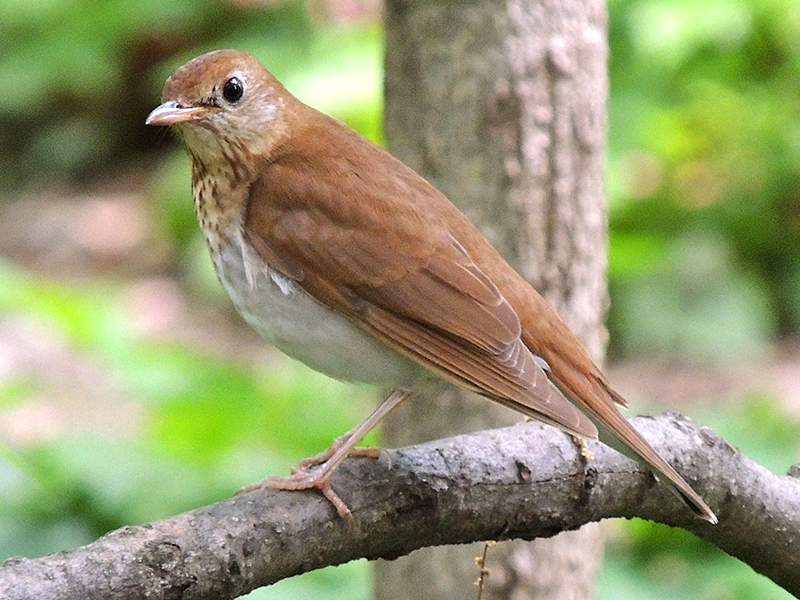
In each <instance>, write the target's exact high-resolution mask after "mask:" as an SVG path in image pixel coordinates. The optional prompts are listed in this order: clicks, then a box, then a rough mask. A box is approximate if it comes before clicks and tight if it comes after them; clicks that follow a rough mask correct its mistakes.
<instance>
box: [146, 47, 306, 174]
mask: <svg viewBox="0 0 800 600" xmlns="http://www.w3.org/2000/svg"><path fill="white" fill-rule="evenodd" d="M161 100H162V104H161V105H160V106H159V107H157V108H156V109H155V110H153V112H151V113H150V115H149V116H148V117H147V120H146V121H145V122H146V124H147V125H176V126H177V128H178V130H179V131H180V132H181V134H182V136H183V138H184V142H185V144H186V146H187V148H188V149H189V151H190V153H192V154H193V155H196V156H198V157H199V158H201V159H203V160H204V162H206V161H207V160H209V159H210V160H213V158H214V157H215V155H219V154H225V153H226V152H229V151H230V150H231V148H233V149H236V150H237V151H246V152H249V153H251V154H262V153H267V152H269V150H270V149H271V148H272V147H273V146H274V144H275V142H276V141H277V140H278V139H280V137H281V136H282V135H283V134H284V132H285V130H286V114H287V108H288V105H289V104H292V103H294V102H296V100H295V99H294V98H293V97H292V96H291V95H290V94H289V93H288V92H287V91H286V89H285V88H284V87H283V85H281V84H280V82H278V80H277V79H275V77H273V76H272V74H270V73H269V71H267V70H266V69H265V68H264V67H263V66H261V64H260V63H259V62H258V60H257V59H256V58H255V57H253V56H251V55H250V54H247V53H246V52H241V51H239V50H215V51H213V52H208V53H206V54H203V55H201V56H198V57H197V58H194V59H192V60H190V61H189V62H187V63H186V64H184V65H183V66H181V67H178V69H176V70H175V72H174V73H172V75H170V77H169V79H167V82H166V83H165V84H164V90H163V91H162V93H161Z"/></svg>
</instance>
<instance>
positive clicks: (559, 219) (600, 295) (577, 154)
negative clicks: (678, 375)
mask: <svg viewBox="0 0 800 600" xmlns="http://www.w3.org/2000/svg"><path fill="white" fill-rule="evenodd" d="M606 59H607V37H606V9H605V3H604V2H603V1H602V0H507V1H506V2H497V1H490V0H474V1H464V2H444V1H434V0H388V1H387V3H386V136H387V140H388V143H389V147H390V150H391V151H392V153H393V154H395V155H396V156H398V157H399V158H400V159H401V160H403V161H404V162H406V163H407V164H408V165H409V166H411V167H412V168H414V169H415V170H416V171H417V172H419V173H420V174H421V175H423V176H424V177H426V178H427V179H428V180H429V181H431V182H432V183H433V184H434V185H436V186H437V187H438V188H439V189H440V190H442V192H444V193H445V194H446V195H447V196H448V197H449V198H450V199H451V200H452V201H454V202H455V203H456V204H457V205H458V206H459V207H460V208H461V210H462V211H464V212H465V213H466V214H467V215H468V216H469V217H470V218H471V219H472V221H473V222H475V223H476V224H477V225H478V226H479V227H480V228H481V229H482V230H483V232H484V233H485V234H486V235H487V236H488V237H489V239H490V240H491V241H492V243H493V244H494V245H495V246H496V247H497V249H498V250H500V252H501V253H502V254H503V255H504V256H505V257H506V259H507V260H508V261H509V262H510V263H511V264H512V265H513V266H514V267H515V268H516V269H517V270H518V271H519V272H520V273H522V274H523V275H524V276H525V278H526V279H527V280H528V281H530V282H531V283H532V284H533V285H534V287H536V289H538V290H539V292H540V293H541V294H542V295H544V297H545V298H547V300H548V301H549V302H550V303H551V304H552V305H553V306H554V307H555V308H556V309H557V310H558V312H559V314H560V315H561V316H562V318H564V319H565V321H566V322H567V323H568V324H569V326H570V327H571V328H572V329H573V330H574V331H575V332H576V333H577V334H578V335H579V336H580V337H581V339H582V340H583V341H584V343H585V344H586V345H587V347H588V348H589V350H590V351H591V353H592V355H593V356H594V358H595V359H596V360H598V361H599V360H600V359H601V358H602V354H603V351H604V346H605V339H606V333H605V329H604V327H603V321H604V317H605V308H606V299H607V296H606V283H605V267H606V215H605V199H604V189H603V174H604V167H605V139H606V97H607V66H606ZM517 420H519V416H518V415H516V414H515V413H513V412H511V411H509V410H507V409H504V408H502V407H498V406H494V405H493V404H491V403H489V402H487V401H486V400H482V399H476V398H475V397H469V396H468V395H467V394H462V393H459V392H456V391H454V390H448V391H447V392H445V393H444V394H443V395H442V396H441V397H438V398H436V399H431V398H417V399H414V400H412V401H409V402H407V403H406V404H404V405H401V406H400V407H399V408H398V409H397V411H396V412H395V414H393V415H391V416H390V417H389V418H388V419H387V420H386V421H385V429H384V443H385V445H387V446H393V447H394V446H399V445H406V444H409V443H413V442H416V441H420V440H424V439H432V438H439V437H443V436H447V435H452V434H455V433H462V432H465V431H472V430H477V429H483V428H487V427H496V426H500V425H504V424H509V423H512V422H515V421H517ZM482 550H483V548H482V545H480V544H477V545H472V546H459V547H455V546H451V547H446V548H436V549H425V550H420V551H417V552H415V553H413V554H412V555H410V556H408V557H405V558H401V559H399V560H396V561H392V562H385V561H381V562H379V563H378V564H377V565H376V597H377V598H378V599H379V600H401V599H405V598H409V599H411V598H413V599H414V600H427V599H431V600H432V599H437V600H441V599H451V598H459V599H462V598H471V597H475V595H476V594H477V589H476V587H475V586H474V582H475V580H476V579H477V578H478V575H479V567H478V566H477V565H476V563H475V558H476V557H478V556H479V555H480V554H481V553H482ZM601 558H602V538H601V535H600V532H599V529H598V527H597V526H596V525H595V526H591V527H590V526H587V527H584V528H583V529H581V530H579V531H577V532H569V533H566V534H561V535H559V536H557V537H556V538H553V539H551V540H537V541H536V542H533V543H517V542H510V543H506V544H503V545H498V546H496V547H493V548H491V549H490V550H489V554H488V557H487V564H486V567H487V568H488V569H489V570H490V574H489V576H488V578H487V581H486V589H485V590H484V592H483V599H484V600H490V599H492V600H493V599H498V598H510V599H518V598H520V599H521V598H537V599H548V600H552V599H560V598H570V599H583V598H591V597H592V596H593V588H594V579H595V575H596V572H597V570H598V568H599V565H600V561H601Z"/></svg>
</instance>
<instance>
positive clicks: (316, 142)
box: [146, 49, 717, 523]
mask: <svg viewBox="0 0 800 600" xmlns="http://www.w3.org/2000/svg"><path fill="white" fill-rule="evenodd" d="M161 100H162V103H161V104H160V105H159V106H158V107H157V108H155V109H154V110H153V111H152V112H151V113H150V114H149V116H148V117H147V119H146V124H148V125H156V126H172V127H174V128H175V129H177V131H178V134H179V136H180V137H181V138H182V141H183V145H184V147H185V149H186V151H187V152H188V154H189V157H190V159H191V165H192V195H193V199H194V208H195V212H196V215H197V218H198V221H199V224H200V228H201V229H202V232H203V235H204V237H205V240H206V242H207V246H208V249H209V251H210V254H211V258H212V261H213V264H214V268H215V270H216V273H217V276H218V278H219V280H220V282H221V284H222V286H223V287H224V288H225V290H226V291H227V293H228V295H229V296H230V298H231V300H232V302H233V304H234V305H235V307H236V309H237V310H238V312H239V313H240V314H241V315H242V317H243V318H244V320H245V321H246V322H247V323H249V324H250V325H251V326H252V327H253V328H254V329H255V330H256V331H257V332H258V333H259V334H260V335H261V336H262V337H263V338H265V339H266V340H267V341H269V342H270V343H272V344H273V345H274V346H275V347H277V348H278V349H279V350H281V351H282V352H284V353H285V354H287V355H289V356H291V357H293V358H295V359H298V360H299V361H301V362H303V363H305V364H306V365H308V366H310V367H311V368H313V369H315V370H317V371H320V372H322V373H325V374H327V375H329V376H331V377H334V378H337V379H340V380H345V381H359V382H365V383H370V384H374V385H378V386H382V387H384V388H387V389H392V390H393V391H392V392H391V394H389V396H388V397H387V398H386V400H385V401H384V402H383V403H382V404H381V405H380V406H379V407H378V408H377V409H376V410H375V411H374V412H373V413H372V414H371V415H370V416H369V417H367V419H366V420H364V422H362V423H361V424H359V425H358V426H356V427H355V428H354V429H352V430H351V431H349V432H347V433H346V434H344V435H343V436H341V437H339V438H337V439H335V440H334V441H333V443H332V444H331V446H330V447H329V448H328V449H327V450H326V451H324V452H322V453H320V454H319V455H317V456H315V457H312V458H309V459H306V460H304V461H302V462H301V463H300V465H298V467H296V468H295V469H293V472H292V474H291V475H289V476H286V477H267V478H266V479H264V480H263V481H261V482H258V483H255V484H252V485H250V486H247V487H245V488H243V490H240V492H248V491H252V490H257V489H281V490H300V489H317V490H319V491H320V492H322V494H324V496H325V497H326V498H328V500H329V501H330V502H331V503H332V504H333V506H334V507H335V508H336V510H337V512H338V513H339V515H341V516H342V517H346V518H351V513H350V510H349V508H348V506H347V504H346V503H345V502H344V501H343V500H342V499H341V498H340V497H339V496H338V495H337V494H336V492H335V491H334V490H333V489H332V487H331V484H330V478H331V474H332V473H333V472H334V471H335V469H336V468H337V467H338V466H339V464H340V463H341V462H342V461H343V460H344V459H345V458H346V457H348V456H350V455H353V454H364V455H374V449H370V448H357V447H356V445H357V444H358V442H359V441H360V440H361V439H362V438H363V437H364V436H365V435H366V433H367V432H368V431H369V430H370V429H372V428H373V427H374V426H375V425H376V424H377V423H378V421H380V419H381V418H382V417H383V416H385V415H386V414H387V413H388V412H389V411H390V410H392V409H393V408H394V407H395V406H397V405H398V404H399V403H400V402H402V401H403V400H404V399H405V398H408V397H409V396H411V395H413V394H415V393H418V392H419V391H420V390H421V389H423V388H425V387H426V386H428V385H431V382H437V381H442V380H444V381H445V382H448V383H450V384H454V385H456V386H458V387H460V388H464V389H466V390H470V391H472V392H476V393H477V394H479V395H481V396H483V397H485V398H488V399H489V400H492V401H495V402H498V403H499V404H501V405H504V406H506V407H509V408H511V409H514V410H516V411H518V412H520V413H522V414H523V415H525V416H527V417H530V418H533V419H537V420H539V421H543V422H544V423H548V424H550V425H553V426H555V427H558V428H559V429H561V430H563V431H565V432H567V433H569V434H571V435H573V436H576V437H577V438H578V439H593V438H597V437H598V435H599V436H600V438H601V439H602V440H604V441H607V443H610V445H612V446H613V447H615V448H616V449H620V450H622V451H623V452H625V453H626V454H628V455H629V456H633V457H635V458H637V459H638V460H639V461H641V462H643V463H644V464H646V465H647V466H648V467H649V468H650V469H651V470H652V471H653V472H654V474H656V476H658V477H661V478H662V479H663V480H665V481H666V482H667V483H668V484H669V485H670V486H671V489H672V490H673V491H674V492H676V493H677V495H678V496H679V497H680V498H682V499H683V500H684V501H685V503H686V504H687V505H688V506H689V507H690V508H691V509H692V510H693V511H694V512H695V513H696V514H697V515H699V516H700V517H701V518H703V519H705V520H706V521H708V522H710V523H716V522H717V517H716V516H715V514H714V512H713V511H712V510H711V509H710V508H709V507H708V505H707V504H706V503H705V502H704V500H703V499H702V498H701V497H700V496H699V495H698V494H697V493H696V492H695V491H694V490H693V489H692V488H691V487H690V486H689V484H688V483H687V482H686V481H685V480H684V479H683V478H682V477H681V476H680V475H679V474H678V472H677V471H676V470H675V469H674V468H673V467H672V466H671V465H670V464H669V463H668V462H667V461H666V460H665V459H664V458H663V457H662V456H661V455H660V454H659V453H658V452H657V451H656V450H655V449H654V448H653V447H652V446H651V445H650V444H649V443H648V442H647V441H646V440H645V439H644V437H643V436H642V435H641V434H640V433H639V432H638V431H637V430H636V429H635V428H634V427H633V426H632V425H631V424H630V422H629V421H628V420H627V419H626V418H625V417H624V416H623V415H622V413H621V412H620V410H619V407H621V406H625V405H626V402H625V400H624V399H623V398H622V396H621V395H619V394H618V393H617V392H615V391H614V390H613V388H612V387H611V385H610V384H609V382H608V380H607V378H606V376H605V375H604V374H603V373H602V372H601V371H600V369H599V368H598V367H597V366H596V365H595V364H594V363H593V362H592V360H591V358H590V357H589V355H588V353H587V351H586V350H585V348H584V347H583V345H582V344H581V342H580V341H579V340H578V338H577V336H576V335H575V334H574V333H573V332H572V331H571V330H570V329H569V328H568V327H567V325H566V324H565V323H564V322H563V321H562V320H561V318H560V317H559V316H558V314H557V313H556V312H555V310H553V309H552V308H551V307H550V306H549V305H548V303H547V302H546V301H545V300H544V299H543V298H542V296H540V295H539V294H538V293H537V292H536V291H535V290H534V288H533V287H532V286H531V285H530V284H529V283H528V282H527V281H525V279H523V277H522V276H521V275H519V274H518V273H517V272H516V271H515V270H514V269H513V268H512V267H511V266H510V265H509V264H508V263H507V262H506V261H505V260H504V259H503V257H502V256H501V255H500V254H499V253H498V252H497V250H495V249H494V248H493V247H492V245H491V244H490V243H489V241H488V240H487V239H486V238H485V237H484V236H483V235H482V234H481V233H480V232H479V231H478V229H477V228H476V227H475V226H474V225H473V224H472V223H471V222H470V221H469V220H468V219H467V217H466V216H465V215H464V214H463V213H461V212H460V211H459V210H458V209H457V208H456V207H455V206H454V205H453V204H452V203H451V202H450V200H448V198H446V197H445V196H444V194H442V193H441V192H440V191H439V190H437V189H436V188H435V187H434V186H433V185H432V184H430V183H429V182H428V181H426V180H425V179H424V178H423V177H421V176H420V175H418V174H417V173H416V172H414V171H413V170H412V169H411V168H409V167H407V166H406V165H405V164H403V163H402V162H401V161H400V160H398V159H397V158H395V157H394V156H392V155H391V154H390V153H389V152H388V151H386V150H384V149H383V148H381V147H380V146H378V145H377V144H375V143H373V142H371V141H370V140H368V139H366V138H365V137H363V136H361V135H360V134H358V133H357V132H355V131H354V130H352V129H350V128H349V127H347V126H346V125H344V124H343V123H341V122H339V121H337V120H335V119H334V118H332V117H330V116H328V115H326V114H324V113H322V112H320V111H317V110H316V109H314V108H312V107H310V106H307V105H306V104H304V103H302V102H301V101H300V100H298V99H297V98H295V97H294V96H293V95H292V94H291V93H290V92H289V91H287V90H286V88H285V87H284V86H283V85H282V84H281V83H280V82H279V81H278V80H277V79H276V78H275V77H274V76H273V75H272V74H271V73H270V72H269V71H268V70H267V69H266V68H265V67H264V66H262V65H261V63H260V62H259V61H258V59H257V58H255V57H254V56H252V55H251V54H248V53H245V52H242V51H239V50H233V49H223V50H215V51H212V52H208V53H205V54H202V55H201V56H198V57H196V58H194V59H192V60H190V61H188V62H187V63H185V64H184V65H182V66H180V67H178V68H177V69H176V70H175V71H174V72H173V73H172V75H170V76H169V78H168V79H167V80H166V83H165V84H164V87H163V91H162V96H161Z"/></svg>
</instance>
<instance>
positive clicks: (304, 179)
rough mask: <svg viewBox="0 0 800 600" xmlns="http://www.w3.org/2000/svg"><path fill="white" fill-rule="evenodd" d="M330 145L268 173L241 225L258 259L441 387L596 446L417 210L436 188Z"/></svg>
mask: <svg viewBox="0 0 800 600" xmlns="http://www.w3.org/2000/svg"><path fill="white" fill-rule="evenodd" d="M327 141H328V145H326V146H324V147H318V148H313V146H314V145H313V144H306V145H304V147H305V148H306V152H304V153H300V152H299V151H293V152H285V153H283V154H282V155H279V156H278V157H277V158H276V159H275V160H273V161H272V162H271V163H270V164H269V165H265V166H264V168H263V171H262V176H261V178H260V179H259V180H258V181H257V182H256V183H255V184H254V185H253V187H252V189H251V195H250V201H249V204H248V210H247V216H246V223H245V231H246V233H247V237H248V240H249V241H250V243H251V245H252V246H253V247H254V248H255V249H256V251H257V252H259V254H260V255H261V256H262V257H263V258H264V259H265V260H267V261H268V262H270V263H271V264H272V265H273V266H275V267H276V268H278V269H280V270H282V271H284V274H285V275H287V276H289V277H294V278H295V279H296V280H297V282H298V283H299V285H301V286H302V287H303V288H304V289H305V290H306V291H308V292H309V293H310V294H311V295H313V296H314V297H316V298H317V299H318V300H320V301H321V302H323V303H325V304H327V305H328V306H332V307H334V308H335V309H337V310H339V311H340V312H342V313H344V314H346V315H347V316H349V317H350V318H352V319H353V320H354V321H355V322H357V323H358V324H359V325H360V326H361V327H363V328H364V329H366V330H368V331H370V332H371V333H373V334H374V335H375V336H377V337H378V338H379V339H381V340H383V341H384V342H386V343H387V344H389V345H390V346H392V347H394V348H395V349H397V350H398V351H400V352H402V353H403V354H405V355H407V356H410V357H411V358H413V359H414V360H416V361H417V362H419V363H421V364H423V365H424V366H426V367H427V368H429V369H431V370H433V371H435V372H437V373H438V374H439V375H441V376H442V377H444V378H446V379H449V380H451V381H453V382H455V383H457V384H459V385H461V386H463V387H466V388H468V389H471V390H473V391H476V392H478V393H480V394H482V395H484V396H487V397H489V398H491V399H493V400H496V401H498V402H500V403H502V404H506V405H508V406H511V407H512V408H515V409H517V410H519V411H521V412H523V413H525V414H528V415H530V416H533V417H535V418H538V419H540V420H543V421H546V422H548V423H551V424H553V425H557V426H559V427H561V428H562V429H565V430H567V431H569V432H571V433H575V434H579V435H582V436H587V437H595V436H596V434H597V431H596V428H595V426H594V425H593V424H592V423H591V421H590V420H589V419H588V418H587V417H585V416H584V415H583V413H581V412H580V411H579V410H578V409H577V408H576V407H575V406H574V405H572V404H571V403H570V402H568V401H567V400H566V399H565V398H564V397H563V396H562V394H561V393H560V392H559V391H558V389H557V388H556V387H555V386H554V385H553V384H551V383H550V381H549V380H548V378H547V375H546V374H545V372H544V371H543V369H542V368H541V367H540V366H539V365H538V364H537V363H536V361H535V359H534V356H533V355H532V353H531V352H530V350H529V349H528V348H527V347H526V346H525V344H523V342H522V341H521V339H520V334H521V327H520V322H519V318H518V317H517V314H516V313H515V311H514V310H513V308H512V307H511V305H510V304H509V303H508V301H507V300H506V299H505V298H504V297H503V296H502V294H501V293H500V292H499V290H498V288H497V287H496V286H495V285H494V283H493V282H492V281H491V280H490V279H489V278H488V277H487V276H486V275H485V274H484V272H483V271H481V269H479V268H478V267H477V266H476V265H475V263H474V261H473V260H472V259H471V258H470V256H469V255H468V254H467V252H466V251H465V250H464V248H463V247H462V246H461V244H459V243H458V241H457V240H456V239H455V238H454V237H453V236H452V235H451V234H450V232H449V231H448V230H447V229H446V228H445V227H444V226H443V225H442V224H441V223H440V222H439V221H438V220H437V219H436V217H435V212H428V211H426V210H425V198H423V199H421V201H420V198H418V197H416V198H413V196H414V195H415V194H420V193H421V192H424V193H427V194H430V193H431V191H430V190H432V188H430V187H429V186H428V187H422V188H417V187H415V186H417V185H418V184H417V182H416V179H415V178H416V177H417V176H414V178H404V177H403V176H404V174H405V171H404V170H403V169H405V167H402V169H399V167H398V165H400V166H402V165H401V164H400V163H399V162H392V163H390V165H389V166H392V167H393V168H391V169H387V170H379V171H377V173H376V170H375V169H374V168H373V169H364V164H363V163H359V162H358V160H357V159H358V156H355V157H354V156H353V155H352V153H348V149H347V148H336V147H335V146H336V143H337V142H339V143H342V140H333V141H331V140H330V139H329V140H327ZM346 141H347V140H346V139H344V142H346ZM331 142H333V147H331ZM359 144H362V145H363V144H364V142H363V140H359ZM337 150H339V151H338V152H337ZM381 156H382V157H383V156H385V157H388V155H381ZM391 160H392V161H394V159H391ZM323 165H324V167H323ZM398 169H399V170H398ZM371 173H375V174H376V175H377V177H376V176H374V175H373V176H372V177H373V178H370V174H371ZM332 181H335V182H336V185H335V187H334V186H333V185H332V184H331V182H332ZM420 181H421V180H420ZM425 185H426V186H427V184H425ZM403 195H405V198H404V197H403ZM409 196H411V197H412V198H411V200H412V201H408V202H404V201H403V200H404V199H408V198H409ZM413 200H417V201H413ZM431 200H432V201H438V198H434V199H431Z"/></svg>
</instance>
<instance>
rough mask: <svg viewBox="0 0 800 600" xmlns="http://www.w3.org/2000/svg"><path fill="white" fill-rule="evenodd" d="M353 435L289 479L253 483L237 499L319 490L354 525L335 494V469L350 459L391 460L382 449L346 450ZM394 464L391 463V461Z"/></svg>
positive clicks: (335, 443)
mask: <svg viewBox="0 0 800 600" xmlns="http://www.w3.org/2000/svg"><path fill="white" fill-rule="evenodd" d="M351 441H352V440H351V435H350V433H346V434H344V435H343V436H340V437H338V438H336V439H335V440H333V442H332V443H331V445H330V446H329V447H328V448H327V449H326V450H324V451H322V452H320V453H319V454H317V455H316V456H311V457H309V458H305V459H303V460H301V461H300V462H299V463H298V464H297V466H294V467H292V474H291V475H289V476H287V477H267V478H266V479H263V480H261V481H258V482H256V483H251V484H250V485H247V486H245V487H243V488H242V489H240V490H239V491H238V492H236V495H237V496H238V495H240V494H246V493H247V492H253V491H256V490H263V489H269V490H286V491H296V490H309V489H312V488H313V489H317V490H319V491H320V492H321V493H322V495H323V496H325V497H326V498H327V499H328V501H329V502H330V503H331V504H333V507H334V508H335V509H336V512H337V513H339V516H340V517H342V518H343V519H346V520H348V521H352V519H353V515H352V513H351V512H350V509H349V508H348V507H347V504H345V502H344V500H342V499H341V498H340V497H339V495H338V494H337V493H336V492H334V491H333V488H332V487H331V481H330V480H331V476H332V475H333V472H334V471H335V470H336V468H337V467H338V466H339V464H340V463H341V460H342V459H343V458H345V457H347V456H363V457H366V458H373V459H377V458H380V457H381V456H387V457H388V456H389V455H388V453H387V452H386V451H385V450H383V449H382V448H376V447H372V446H370V447H365V448H349V449H346V448H345V447H346V446H347V444H349V443H350V442H351ZM340 451H344V452H346V454H345V455H344V456H343V457H341V456H339V457H337V459H336V460H335V462H334V459H333V457H334V456H335V455H336V454H337V452H340ZM390 460H391V459H390Z"/></svg>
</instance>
